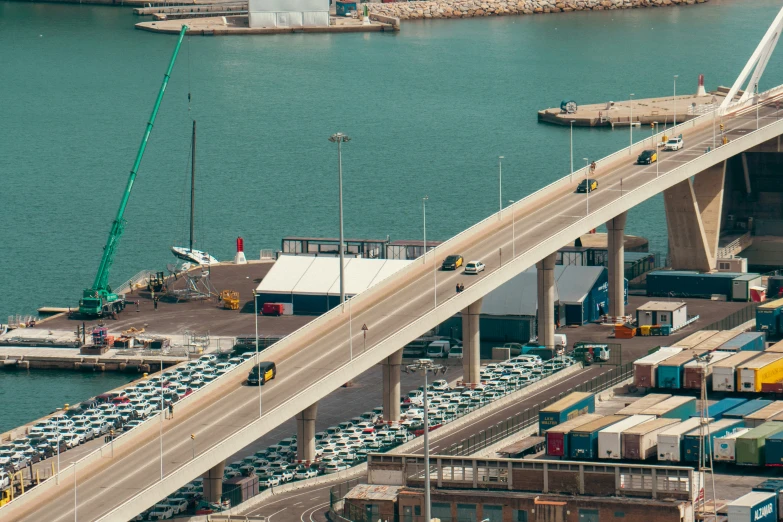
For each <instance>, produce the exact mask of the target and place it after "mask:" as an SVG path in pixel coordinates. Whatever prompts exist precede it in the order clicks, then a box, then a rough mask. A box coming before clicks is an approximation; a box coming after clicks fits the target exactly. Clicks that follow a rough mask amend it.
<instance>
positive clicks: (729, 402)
mask: <svg viewBox="0 0 783 522" xmlns="http://www.w3.org/2000/svg"><path fill="white" fill-rule="evenodd" d="M746 402H748V399H734V398H727V399H722V400H720V401H718V402H716V403H715V404H710V405H709V406H707V417H711V418H713V419H715V420H720V419H722V418H723V414H724V413H726V412H727V411H730V410H732V409H734V408H736V407H737V406H739V405H740V404H745V403H746ZM700 416H701V414H700V413H699V412H698V411H697V412H696V413H694V414H693V415H692V417H700Z"/></svg>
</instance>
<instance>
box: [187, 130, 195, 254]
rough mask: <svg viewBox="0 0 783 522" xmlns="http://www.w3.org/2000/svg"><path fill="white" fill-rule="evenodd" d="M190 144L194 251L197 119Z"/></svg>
mask: <svg viewBox="0 0 783 522" xmlns="http://www.w3.org/2000/svg"><path fill="white" fill-rule="evenodd" d="M191 140H192V141H191V145H190V244H189V249H190V251H191V252H193V215H194V214H195V212H196V120H193V137H192V138H191Z"/></svg>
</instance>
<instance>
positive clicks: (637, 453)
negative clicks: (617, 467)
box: [621, 419, 679, 460]
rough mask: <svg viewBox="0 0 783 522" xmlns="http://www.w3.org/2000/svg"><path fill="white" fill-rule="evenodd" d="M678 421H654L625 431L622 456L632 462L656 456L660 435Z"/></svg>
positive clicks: (622, 439) (622, 437) (622, 438)
mask: <svg viewBox="0 0 783 522" xmlns="http://www.w3.org/2000/svg"><path fill="white" fill-rule="evenodd" d="M678 423H679V421H678V420H677V419H653V420H651V421H647V422H643V423H642V424H639V425H637V426H634V427H632V428H628V429H627V430H624V431H623V432H622V434H621V444H622V456H623V458H624V459H630V460H647V459H648V458H650V457H654V456H655V455H656V449H657V446H658V434H659V433H660V432H662V431H664V430H665V429H666V428H668V427H669V426H672V425H674V424H678Z"/></svg>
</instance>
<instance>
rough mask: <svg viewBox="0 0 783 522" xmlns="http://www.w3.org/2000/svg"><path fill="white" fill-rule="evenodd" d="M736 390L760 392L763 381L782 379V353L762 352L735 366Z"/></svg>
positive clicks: (769, 381)
mask: <svg viewBox="0 0 783 522" xmlns="http://www.w3.org/2000/svg"><path fill="white" fill-rule="evenodd" d="M737 373H738V375H737V391H743V392H747V391H751V392H760V391H761V385H762V384H763V383H765V382H766V383H774V382H778V381H779V380H781V379H783V353H763V354H761V355H759V356H758V357H756V358H755V359H752V360H750V361H748V362H746V363H744V364H742V365H741V366H738V367H737Z"/></svg>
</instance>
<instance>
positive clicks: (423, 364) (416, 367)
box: [402, 359, 446, 522]
mask: <svg viewBox="0 0 783 522" xmlns="http://www.w3.org/2000/svg"><path fill="white" fill-rule="evenodd" d="M402 370H403V371H404V372H405V373H411V372H413V373H416V372H418V371H421V372H422V373H424V520H425V521H427V522H429V521H430V520H432V516H431V515H432V502H431V499H430V436H429V432H430V422H429V415H428V412H429V410H428V407H429V404H428V402H429V401H428V399H427V386H428V382H427V374H428V373H429V372H432V374H433V375H438V373H439V372H440V373H446V367H445V366H443V365H441V364H435V363H434V362H432V360H431V359H419V360H417V361H416V362H414V363H413V364H409V365H407V366H403V368H402Z"/></svg>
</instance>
